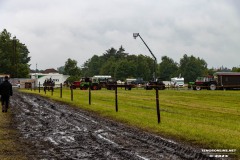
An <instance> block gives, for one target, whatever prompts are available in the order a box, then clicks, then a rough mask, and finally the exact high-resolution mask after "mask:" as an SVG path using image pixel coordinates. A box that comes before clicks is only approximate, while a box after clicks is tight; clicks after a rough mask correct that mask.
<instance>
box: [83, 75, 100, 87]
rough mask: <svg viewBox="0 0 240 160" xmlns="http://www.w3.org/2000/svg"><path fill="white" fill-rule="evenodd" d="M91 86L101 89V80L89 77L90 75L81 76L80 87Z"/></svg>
mask: <svg viewBox="0 0 240 160" xmlns="http://www.w3.org/2000/svg"><path fill="white" fill-rule="evenodd" d="M89 86H90V87H91V90H100V89H101V85H100V84H99V82H98V81H97V80H96V79H94V78H89V77H83V78H81V80H80V89H81V90H87V89H88V88H89Z"/></svg>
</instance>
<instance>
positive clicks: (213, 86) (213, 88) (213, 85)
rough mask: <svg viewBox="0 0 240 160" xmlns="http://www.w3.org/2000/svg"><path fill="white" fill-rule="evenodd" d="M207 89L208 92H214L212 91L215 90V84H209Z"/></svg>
mask: <svg viewBox="0 0 240 160" xmlns="http://www.w3.org/2000/svg"><path fill="white" fill-rule="evenodd" d="M209 88H210V90H212V91H214V90H216V88H217V86H216V84H210V86H209Z"/></svg>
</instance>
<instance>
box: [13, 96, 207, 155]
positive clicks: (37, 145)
mask: <svg viewBox="0 0 240 160" xmlns="http://www.w3.org/2000/svg"><path fill="white" fill-rule="evenodd" d="M11 112H13V115H14V122H15V123H14V125H15V127H16V128H17V130H19V132H20V137H19V143H22V144H23V145H24V146H25V148H24V152H25V154H26V155H27V157H28V158H29V159H58V160H61V159H73V160H74V159H120V160H126V159H133V160H147V159H164V160H167V159H173V160H179V159H199V160H205V159H209V156H206V155H204V154H202V153H201V149H196V148H193V147H190V146H186V145H183V144H179V143H176V142H174V141H171V140H167V139H164V138H161V137H159V136H156V135H154V134H150V133H147V132H143V131H141V130H138V129H134V128H131V127H127V126H125V125H123V124H121V123H117V122H114V121H112V120H108V119H104V118H101V117H99V116H96V115H94V114H92V113H89V112H86V111H83V110H81V109H77V108H74V107H71V106H68V105H66V104H60V103H59V102H54V101H51V100H48V99H45V98H42V97H40V96H36V95H31V94H25V93H18V92H16V93H14V96H13V97H11Z"/></svg>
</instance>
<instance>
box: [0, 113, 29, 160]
mask: <svg viewBox="0 0 240 160" xmlns="http://www.w3.org/2000/svg"><path fill="white" fill-rule="evenodd" d="M11 116H12V115H11V113H2V112H1V113H0V159H1V160H12V159H18V160H25V159H27V158H26V156H25V155H24V154H23V153H22V150H23V148H24V146H20V144H18V143H17V138H18V137H17V135H16V130H15V129H14V128H13V127H12V125H11Z"/></svg>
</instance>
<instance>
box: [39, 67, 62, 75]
mask: <svg viewBox="0 0 240 160" xmlns="http://www.w3.org/2000/svg"><path fill="white" fill-rule="evenodd" d="M42 73H44V74H49V73H58V71H57V70H55V69H54V68H49V69H46V70H45V71H43V72H42Z"/></svg>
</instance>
